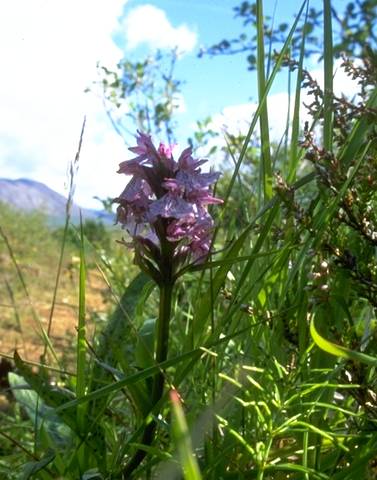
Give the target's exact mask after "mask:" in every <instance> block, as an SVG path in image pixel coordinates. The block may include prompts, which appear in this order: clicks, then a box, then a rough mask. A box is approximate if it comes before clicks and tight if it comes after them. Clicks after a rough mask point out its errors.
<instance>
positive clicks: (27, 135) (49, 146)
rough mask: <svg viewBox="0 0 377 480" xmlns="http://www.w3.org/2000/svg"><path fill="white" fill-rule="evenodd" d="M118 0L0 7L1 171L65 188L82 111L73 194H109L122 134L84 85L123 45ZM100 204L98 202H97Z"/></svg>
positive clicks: (85, 200) (117, 181)
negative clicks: (118, 41)
mask: <svg viewBox="0 0 377 480" xmlns="http://www.w3.org/2000/svg"><path fill="white" fill-rule="evenodd" d="M124 3H125V1H124V0H110V1H108V2H103V1H102V0H80V1H77V0H64V1H60V0H48V1H46V0H13V1H12V2H3V3H2V4H1V7H0V58H1V67H2V75H1V78H0V104H1V111H2V114H1V116H0V176H2V177H9V178H18V177H29V178H33V179H35V180H39V181H41V182H44V183H46V184H48V185H49V186H50V187H52V188H54V189H55V190H57V191H59V192H61V193H63V192H64V183H65V180H66V169H67V164H68V162H69V161H70V160H72V159H73V157H74V156H75V153H76V149H77V144H78V137H79V134H80V129H81V123H82V119H83V117H84V115H87V128H86V132H85V136H84V144H83V149H82V155H81V159H80V169H79V175H78V179H77V188H76V192H77V194H76V199H77V201H78V202H81V203H82V204H83V206H95V205H96V204H95V202H94V201H91V199H90V197H92V196H93V195H98V196H107V195H109V196H114V195H117V194H118V193H119V192H118V190H119V189H121V184H122V183H124V179H122V178H121V176H120V175H118V176H117V175H116V174H115V172H116V170H117V165H118V163H119V162H120V161H122V160H123V159H124V156H125V155H126V150H125V147H124V145H123V142H122V140H121V139H120V138H118V137H117V136H116V134H115V133H114V132H113V129H112V127H111V126H110V124H109V123H108V121H107V118H106V116H105V114H104V112H103V107H102V102H101V101H100V100H99V99H98V98H96V97H95V96H94V95H93V94H86V93H84V90H85V88H86V87H88V86H90V85H91V84H92V82H93V81H94V80H95V79H96V64H97V61H101V63H103V64H105V65H109V66H112V65H115V64H116V62H118V61H119V59H120V58H121V57H122V52H121V51H120V50H119V49H118V47H117V46H116V45H115V44H114V42H113V41H112V39H111V35H112V32H113V31H115V30H116V29H117V28H118V18H119V17H120V16H121V14H122V7H123V5H124ZM97 206H98V205H97Z"/></svg>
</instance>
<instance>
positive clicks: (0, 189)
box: [0, 178, 114, 224]
mask: <svg viewBox="0 0 377 480" xmlns="http://www.w3.org/2000/svg"><path fill="white" fill-rule="evenodd" d="M0 202H3V203H7V204H9V205H10V206H12V207H14V208H17V209H19V210H24V211H31V210H42V211H43V212H44V213H45V214H46V215H47V216H48V218H49V220H50V221H51V223H53V224H61V223H63V222H64V220H65V215H66V212H65V209H66V204H67V199H66V198H65V197H64V196H63V195H60V194H59V193H57V192H55V191H54V190H52V189H51V188H49V187H47V186H46V185H45V184H43V183H41V182H36V181H35V180H29V179H27V178H20V179H18V180H9V179H7V178H0ZM81 213H82V217H83V219H85V220H88V219H90V220H102V221H103V222H104V223H106V224H111V223H114V217H113V216H112V215H110V214H109V213H107V212H105V211H101V210H91V209H88V208H81ZM71 219H72V221H73V222H74V223H77V222H78V221H79V219H80V207H79V206H78V205H76V204H73V206H72V209H71Z"/></svg>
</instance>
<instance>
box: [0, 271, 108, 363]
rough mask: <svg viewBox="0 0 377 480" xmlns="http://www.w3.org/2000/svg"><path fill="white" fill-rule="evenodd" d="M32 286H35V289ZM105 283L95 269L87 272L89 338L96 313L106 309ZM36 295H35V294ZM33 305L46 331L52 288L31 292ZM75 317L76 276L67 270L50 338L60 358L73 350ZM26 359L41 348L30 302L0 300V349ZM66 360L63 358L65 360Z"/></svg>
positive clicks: (37, 355)
mask: <svg viewBox="0 0 377 480" xmlns="http://www.w3.org/2000/svg"><path fill="white" fill-rule="evenodd" d="M34 290H35V289H34ZM106 291H107V286H106V284H105V282H104V280H103V279H102V277H101V276H100V274H99V272H97V271H90V272H89V273H88V279H87V288H86V312H87V316H86V317H87V322H88V339H89V340H90V338H91V335H92V334H93V331H94V328H95V321H93V319H94V317H95V316H98V315H99V314H101V313H104V312H106V310H107V309H108V305H107V304H106V302H105V300H104V293H105V292H106ZM37 296H38V297H39V298H36V297H37ZM31 297H32V301H33V307H34V310H35V312H36V313H37V316H38V317H39V320H40V322H41V325H42V326H43V328H44V330H45V331H46V330H47V328H48V321H49V316H50V310H51V297H52V289H49V291H48V292H37V293H35V292H34V295H32V294H31ZM77 321H78V286H77V280H76V279H75V278H69V273H67V272H66V274H65V277H63V278H62V281H61V287H60V288H59V290H58V297H57V302H56V304H55V309H54V315H53V321H52V327H51V335H50V339H51V342H52V345H53V347H54V349H55V350H56V353H57V355H58V356H59V357H60V358H63V360H64V359H66V360H67V361H68V362H69V359H71V360H72V356H74V354H75V337H76V328H77ZM15 349H17V351H18V353H19V354H20V355H21V356H22V358H25V359H27V360H31V361H39V360H40V355H41V354H42V352H43V350H44V342H43V339H42V334H41V328H40V327H39V326H38V321H37V320H36V319H35V315H33V312H32V308H31V307H30V305H29V304H28V303H27V302H25V301H23V302H18V303H17V304H13V305H12V304H11V303H10V302H8V303H1V301H0V352H1V353H2V354H6V355H13V353H14V350H15ZM64 363H65V362H64Z"/></svg>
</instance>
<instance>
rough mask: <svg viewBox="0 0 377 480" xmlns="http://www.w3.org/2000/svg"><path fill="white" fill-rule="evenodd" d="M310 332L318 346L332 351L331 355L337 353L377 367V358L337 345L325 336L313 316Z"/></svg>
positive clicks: (337, 355)
mask: <svg viewBox="0 0 377 480" xmlns="http://www.w3.org/2000/svg"><path fill="white" fill-rule="evenodd" d="M310 334H311V336H312V338H313V340H314V342H315V343H316V345H318V347H319V348H321V349H322V350H324V351H325V352H327V353H330V355H335V356H336V357H341V358H346V359H347V360H353V361H355V362H361V363H366V364H367V365H371V366H373V367H377V358H374V357H371V356H370V355H366V354H365V353H360V352H355V351H354V350H350V349H349V348H346V347H343V346H341V345H337V344H336V343H332V342H330V341H329V340H326V339H325V338H323V337H322V336H321V335H320V334H319V333H318V331H317V329H316V327H315V324H314V318H312V320H311V322H310Z"/></svg>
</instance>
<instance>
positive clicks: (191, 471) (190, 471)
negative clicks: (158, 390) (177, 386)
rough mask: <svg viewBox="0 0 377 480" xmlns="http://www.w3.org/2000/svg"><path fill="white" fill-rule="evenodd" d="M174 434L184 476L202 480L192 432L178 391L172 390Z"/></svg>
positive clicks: (187, 479)
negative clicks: (192, 440) (193, 446)
mask: <svg viewBox="0 0 377 480" xmlns="http://www.w3.org/2000/svg"><path fill="white" fill-rule="evenodd" d="M170 401H171V406H172V415H173V419H172V434H173V439H174V441H175V444H176V445H177V449H178V452H179V457H180V461H181V466H182V470H183V476H184V478H185V480H201V478H202V476H201V474H200V470H199V465H198V462H197V460H196V457H195V455H194V453H193V450H192V444H191V438H190V432H189V429H188V426H187V422H186V418H185V414H184V412H183V408H182V405H181V401H180V399H179V395H178V393H177V391H176V390H171V392H170Z"/></svg>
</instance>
